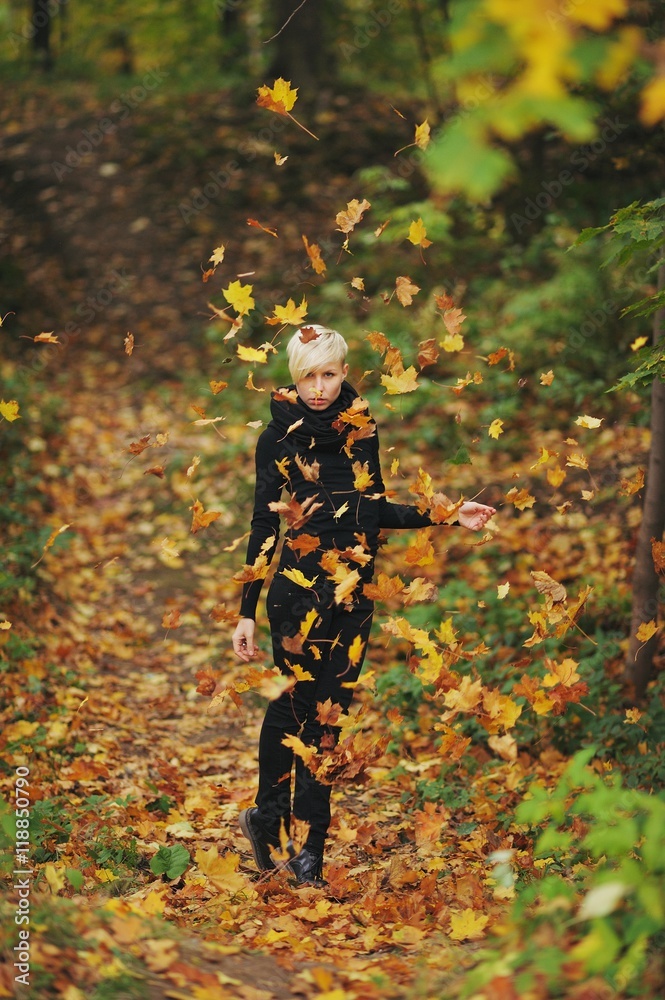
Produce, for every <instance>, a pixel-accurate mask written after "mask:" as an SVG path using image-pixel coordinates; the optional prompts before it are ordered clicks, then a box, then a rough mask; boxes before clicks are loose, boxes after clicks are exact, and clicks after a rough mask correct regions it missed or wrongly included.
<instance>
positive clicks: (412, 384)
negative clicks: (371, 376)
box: [381, 365, 419, 396]
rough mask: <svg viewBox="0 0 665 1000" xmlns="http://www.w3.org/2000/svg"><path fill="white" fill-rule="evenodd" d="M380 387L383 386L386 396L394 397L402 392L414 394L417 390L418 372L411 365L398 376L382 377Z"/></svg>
mask: <svg viewBox="0 0 665 1000" xmlns="http://www.w3.org/2000/svg"><path fill="white" fill-rule="evenodd" d="M381 385H383V386H385V389H386V395H388V396H395V395H398V394H400V393H403V392H414V390H415V389H417V388H418V385H419V383H418V372H417V371H416V369H415V368H414V366H413V365H410V366H409V367H408V368H407V369H406V371H403V372H401V373H400V374H398V375H382V376H381Z"/></svg>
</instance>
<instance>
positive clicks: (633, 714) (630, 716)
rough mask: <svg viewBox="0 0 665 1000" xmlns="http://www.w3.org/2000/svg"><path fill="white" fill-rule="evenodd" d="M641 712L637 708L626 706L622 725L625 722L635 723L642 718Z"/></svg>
mask: <svg viewBox="0 0 665 1000" xmlns="http://www.w3.org/2000/svg"><path fill="white" fill-rule="evenodd" d="M642 715H643V713H642V712H640V710H639V708H627V709H626V718H625V719H624V720H623V721H624V725H625V724H626V723H632V724H637V723H638V722H639V721H640V719H641V718H642Z"/></svg>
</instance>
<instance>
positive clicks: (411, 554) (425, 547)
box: [404, 528, 434, 566]
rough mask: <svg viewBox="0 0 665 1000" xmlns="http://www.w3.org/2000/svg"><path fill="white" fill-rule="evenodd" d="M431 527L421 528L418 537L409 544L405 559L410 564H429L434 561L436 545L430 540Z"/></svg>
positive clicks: (417, 533)
mask: <svg viewBox="0 0 665 1000" xmlns="http://www.w3.org/2000/svg"><path fill="white" fill-rule="evenodd" d="M430 530H431V529H429V528H419V529H418V531H417V532H416V537H415V539H414V541H413V542H412V543H411V545H409V546H408V548H407V550H406V552H405V555H404V559H405V561H406V562H407V563H408V564H409V566H429V565H430V564H431V563H433V562H434V546H433V545H432V543H431V541H430Z"/></svg>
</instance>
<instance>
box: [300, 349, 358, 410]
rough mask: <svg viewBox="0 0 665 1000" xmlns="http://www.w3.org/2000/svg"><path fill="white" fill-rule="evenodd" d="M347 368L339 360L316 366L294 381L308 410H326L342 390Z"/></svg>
mask: <svg viewBox="0 0 665 1000" xmlns="http://www.w3.org/2000/svg"><path fill="white" fill-rule="evenodd" d="M348 370H349V366H348V365H343V364H342V363H341V362H339V361H336V362H335V363H334V364H328V365H325V366H324V367H323V368H316V369H315V370H314V371H311V372H308V373H307V375H303V377H302V378H301V379H299V380H298V381H297V382H296V389H297V391H298V395H299V396H300V398H301V399H302V401H303V403H304V404H305V405H306V406H309V408H310V410H327V409H328V407H329V406H330V405H331V403H334V402H335V400H336V399H337V397H338V396H339V394H340V392H341V391H342V382H343V381H344V379H345V378H346V375H347V372H348Z"/></svg>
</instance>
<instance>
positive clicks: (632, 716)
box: [0, 626, 644, 725]
mask: <svg viewBox="0 0 665 1000" xmlns="http://www.w3.org/2000/svg"><path fill="white" fill-rule="evenodd" d="M0 627H1V626H0ZM643 714H644V713H643V712H640V710H639V708H627V709H626V718H625V719H624V720H623V721H624V724H625V723H630V724H633V725H636V724H637V723H638V722H639V721H640V719H641V718H642V715H643Z"/></svg>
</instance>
